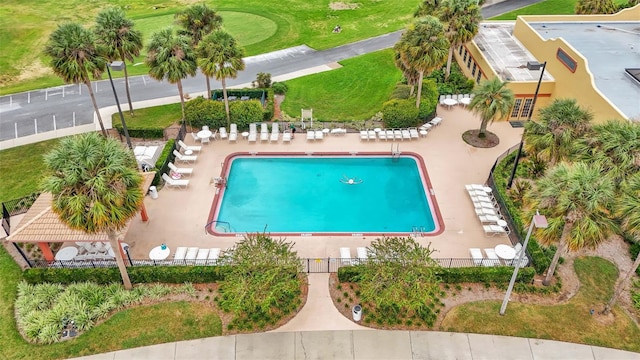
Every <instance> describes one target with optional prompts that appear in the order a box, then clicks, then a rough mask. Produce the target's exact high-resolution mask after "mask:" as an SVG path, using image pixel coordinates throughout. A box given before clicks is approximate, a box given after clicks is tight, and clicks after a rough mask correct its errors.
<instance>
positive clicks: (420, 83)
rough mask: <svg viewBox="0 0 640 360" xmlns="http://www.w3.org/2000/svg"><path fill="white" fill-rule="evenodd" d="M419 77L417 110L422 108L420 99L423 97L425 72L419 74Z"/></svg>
mask: <svg viewBox="0 0 640 360" xmlns="http://www.w3.org/2000/svg"><path fill="white" fill-rule="evenodd" d="M419 74H420V76H418V84H417V85H418V94H417V95H416V108H418V109H419V108H420V97H421V96H422V79H423V78H424V71H420V72H419Z"/></svg>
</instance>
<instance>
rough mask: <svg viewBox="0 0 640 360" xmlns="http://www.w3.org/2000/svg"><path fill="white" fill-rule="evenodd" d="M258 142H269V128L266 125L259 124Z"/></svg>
mask: <svg viewBox="0 0 640 360" xmlns="http://www.w3.org/2000/svg"><path fill="white" fill-rule="evenodd" d="M260 141H269V127H268V126H267V124H266V123H262V124H260Z"/></svg>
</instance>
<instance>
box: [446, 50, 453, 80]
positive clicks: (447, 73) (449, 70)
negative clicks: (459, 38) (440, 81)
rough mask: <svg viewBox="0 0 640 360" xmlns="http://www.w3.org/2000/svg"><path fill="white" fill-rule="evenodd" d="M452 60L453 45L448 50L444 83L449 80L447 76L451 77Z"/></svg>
mask: <svg viewBox="0 0 640 360" xmlns="http://www.w3.org/2000/svg"><path fill="white" fill-rule="evenodd" d="M452 59H453V45H451V48H449V57H448V58H447V70H446V71H445V73H444V81H447V80H449V75H451V60H452Z"/></svg>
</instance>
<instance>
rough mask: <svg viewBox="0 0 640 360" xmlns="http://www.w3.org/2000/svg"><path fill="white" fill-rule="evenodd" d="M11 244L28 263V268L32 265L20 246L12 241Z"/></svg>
mask: <svg viewBox="0 0 640 360" xmlns="http://www.w3.org/2000/svg"><path fill="white" fill-rule="evenodd" d="M2 207H3V208H4V204H3V205H2ZM12 244H13V246H14V247H15V248H16V250H18V252H19V253H20V255H21V256H22V258H23V259H24V261H26V262H27V265H29V267H30V268H32V267H33V265H32V264H31V261H29V259H28V258H27V256H26V255H25V254H24V252H23V251H22V249H21V248H20V246H18V244H16V243H12Z"/></svg>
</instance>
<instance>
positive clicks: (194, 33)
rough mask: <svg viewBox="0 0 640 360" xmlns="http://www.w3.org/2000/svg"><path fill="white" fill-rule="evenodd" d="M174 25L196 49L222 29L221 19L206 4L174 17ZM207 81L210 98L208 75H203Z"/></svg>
mask: <svg viewBox="0 0 640 360" xmlns="http://www.w3.org/2000/svg"><path fill="white" fill-rule="evenodd" d="M175 20H176V24H178V25H180V26H182V27H183V28H184V30H182V31H178V34H180V35H187V36H189V38H191V46H193V48H194V49H195V48H197V47H198V44H200V41H201V40H202V39H203V38H204V37H205V36H206V35H208V34H211V33H212V32H213V31H215V30H219V29H220V28H221V27H222V17H221V16H220V15H218V14H217V13H216V12H215V10H213V9H210V8H209V7H207V5H206V4H194V5H191V6H189V7H187V8H186V9H184V10H183V11H179V12H177V13H176V15H175ZM205 78H206V80H207V98H210V97H211V81H210V79H209V75H207V74H205Z"/></svg>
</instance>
